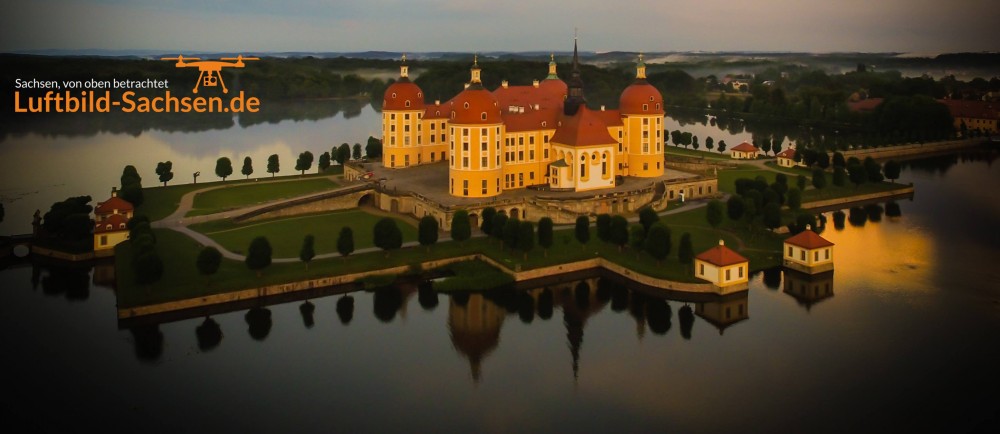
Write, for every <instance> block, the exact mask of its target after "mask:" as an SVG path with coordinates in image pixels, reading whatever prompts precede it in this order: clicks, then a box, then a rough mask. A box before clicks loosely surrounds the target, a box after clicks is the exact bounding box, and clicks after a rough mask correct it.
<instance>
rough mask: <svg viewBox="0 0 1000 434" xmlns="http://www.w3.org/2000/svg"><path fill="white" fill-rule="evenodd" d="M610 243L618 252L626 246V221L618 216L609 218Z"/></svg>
mask: <svg viewBox="0 0 1000 434" xmlns="http://www.w3.org/2000/svg"><path fill="white" fill-rule="evenodd" d="M611 243H612V244H614V245H616V246H618V251H619V252H621V251H622V247H624V246H625V245H626V244H628V220H626V219H625V217H622V216H620V215H615V216H614V217H611Z"/></svg>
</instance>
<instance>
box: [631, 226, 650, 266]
mask: <svg viewBox="0 0 1000 434" xmlns="http://www.w3.org/2000/svg"><path fill="white" fill-rule="evenodd" d="M644 244H646V230H645V229H643V228H642V225H641V224H634V225H631V226H629V227H628V245H629V247H631V248H632V250H635V257H636V258H638V257H639V253H641V252H642V246H643V245H644Z"/></svg>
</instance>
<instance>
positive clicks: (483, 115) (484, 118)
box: [480, 112, 486, 121]
mask: <svg viewBox="0 0 1000 434" xmlns="http://www.w3.org/2000/svg"><path fill="white" fill-rule="evenodd" d="M480 117H481V118H482V119H483V120H484V121H485V120H486V112H483V114H482V115H481V116H480Z"/></svg>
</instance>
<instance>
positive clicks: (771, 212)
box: [763, 202, 781, 229]
mask: <svg viewBox="0 0 1000 434" xmlns="http://www.w3.org/2000/svg"><path fill="white" fill-rule="evenodd" d="M763 215H764V226H766V227H767V228H768V229H775V228H777V227H778V226H781V205H778V204H777V203H775V202H771V203H768V204H767V205H764V213H763Z"/></svg>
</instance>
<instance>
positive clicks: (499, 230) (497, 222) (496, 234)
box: [490, 212, 508, 250]
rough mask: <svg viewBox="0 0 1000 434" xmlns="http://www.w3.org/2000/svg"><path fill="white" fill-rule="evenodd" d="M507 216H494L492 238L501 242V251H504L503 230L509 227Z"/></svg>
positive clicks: (497, 214) (500, 213)
mask: <svg viewBox="0 0 1000 434" xmlns="http://www.w3.org/2000/svg"><path fill="white" fill-rule="evenodd" d="M507 219H508V218H507V214H504V213H502V212H498V213H496V215H494V216H493V224H491V225H490V226H491V227H490V236H491V237H493V238H496V239H498V240H500V249H501V250H502V249H503V228H504V226H506V225H507Z"/></svg>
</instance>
